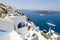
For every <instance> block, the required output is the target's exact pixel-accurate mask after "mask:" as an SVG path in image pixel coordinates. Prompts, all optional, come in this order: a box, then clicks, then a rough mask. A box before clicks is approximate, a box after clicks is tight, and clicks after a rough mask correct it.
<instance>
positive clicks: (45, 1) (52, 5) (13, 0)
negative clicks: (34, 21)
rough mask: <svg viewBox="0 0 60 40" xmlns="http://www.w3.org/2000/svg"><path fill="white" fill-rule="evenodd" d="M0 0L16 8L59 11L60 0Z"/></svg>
mask: <svg viewBox="0 0 60 40" xmlns="http://www.w3.org/2000/svg"><path fill="white" fill-rule="evenodd" d="M0 2H1V3H3V4H5V5H10V6H13V7H15V8H16V9H28V10H57V11H60V0H0Z"/></svg>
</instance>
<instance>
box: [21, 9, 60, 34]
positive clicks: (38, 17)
mask: <svg viewBox="0 0 60 40" xmlns="http://www.w3.org/2000/svg"><path fill="white" fill-rule="evenodd" d="M21 12H22V13H23V14H25V15H26V16H27V17H28V18H29V19H30V20H29V21H31V22H34V23H35V25H36V26H39V29H40V30H44V29H45V30H46V31H48V30H49V28H50V26H49V25H48V24H47V22H50V23H53V24H55V25H56V26H54V27H52V29H53V30H54V31H56V32H58V33H59V34H60V13H52V14H41V13H38V12H33V11H28V10H21Z"/></svg>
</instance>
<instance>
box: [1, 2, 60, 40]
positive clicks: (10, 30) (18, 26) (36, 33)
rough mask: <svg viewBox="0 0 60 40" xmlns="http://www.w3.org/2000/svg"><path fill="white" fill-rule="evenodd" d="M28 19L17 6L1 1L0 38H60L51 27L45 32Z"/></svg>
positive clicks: (15, 39) (25, 39)
mask: <svg viewBox="0 0 60 40" xmlns="http://www.w3.org/2000/svg"><path fill="white" fill-rule="evenodd" d="M28 19H29V18H28V17H27V16H26V15H24V14H22V13H19V12H18V11H17V10H16V9H15V8H13V7H11V6H7V5H4V4H2V3H0V40H60V35H59V34H58V33H56V32H55V31H54V30H52V29H51V27H50V28H49V31H48V32H47V33H45V31H43V30H40V29H39V26H36V25H35V24H34V23H33V22H30V21H29V20H28ZM47 24H49V25H53V24H51V23H47ZM53 26H55V25H53Z"/></svg>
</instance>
